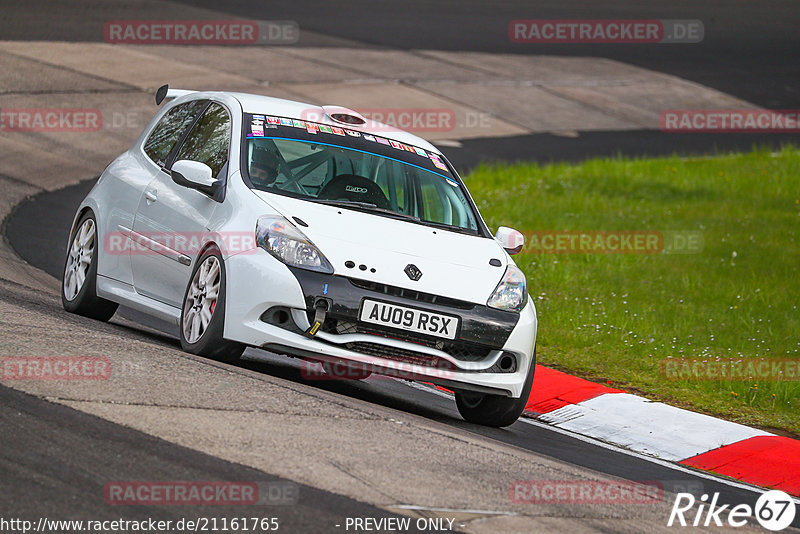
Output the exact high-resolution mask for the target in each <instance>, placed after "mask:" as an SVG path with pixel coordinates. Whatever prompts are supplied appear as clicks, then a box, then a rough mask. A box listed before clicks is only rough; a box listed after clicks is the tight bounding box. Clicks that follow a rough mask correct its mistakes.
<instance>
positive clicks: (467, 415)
mask: <svg viewBox="0 0 800 534" xmlns="http://www.w3.org/2000/svg"><path fill="white" fill-rule="evenodd" d="M535 369H536V349H535V348H534V350H533V359H532V361H531V367H530V369H529V370H528V376H527V378H526V379H525V384H524V385H523V386H522V394H521V395H520V396H519V398H518V399H513V398H511V397H503V396H501V395H489V394H486V393H474V392H470V391H456V392H455V396H456V406H457V407H458V413H460V414H461V417H463V418H464V420H465V421H467V422H469V423H475V424H477V425H483V426H492V427H496V428H500V427H504V426H509V425H512V424H514V422H515V421H516V420H517V419H519V416H520V415H522V412H523V411H525V405H526V404H527V402H528V397H529V396H530V394H531V387H532V386H533V373H534V370H535Z"/></svg>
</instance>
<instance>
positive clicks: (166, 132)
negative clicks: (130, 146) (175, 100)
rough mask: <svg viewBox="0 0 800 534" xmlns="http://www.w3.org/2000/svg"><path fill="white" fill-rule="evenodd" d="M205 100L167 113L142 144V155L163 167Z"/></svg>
mask: <svg viewBox="0 0 800 534" xmlns="http://www.w3.org/2000/svg"><path fill="white" fill-rule="evenodd" d="M207 102H208V101H207V100H194V101H192V102H186V103H185V104H180V105H178V106H175V107H174V108H172V109H171V110H169V111H168V112H167V114H166V115H164V117H162V119H161V120H160V121H158V124H157V125H156V127H155V128H154V129H153V132H152V133H151V134H150V137H148V138H147V141H145V143H144V153H145V154H147V156H148V157H149V158H150V159H151V160H153V162H154V163H155V164H156V165H158V166H161V167H163V166H164V163H165V162H166V161H167V156H168V155H169V153H170V152H171V151H172V148H173V147H174V146H175V143H177V142H178V139H180V137H181V134H182V133H183V132H184V130H186V128H187V127H188V126H189V125H190V124H191V123H192V121H193V120H194V118H195V116H196V115H197V114H198V113H199V112H200V110H202V109H203V107H204V106H205V105H206V103H207Z"/></svg>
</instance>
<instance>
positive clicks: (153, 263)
mask: <svg viewBox="0 0 800 534" xmlns="http://www.w3.org/2000/svg"><path fill="white" fill-rule="evenodd" d="M230 142H231V117H230V114H229V113H228V111H227V110H226V109H225V107H224V106H222V105H221V104H219V103H216V102H211V103H210V104H209V105H208V107H207V108H206V109H205V111H204V112H203V114H202V116H201V117H200V118H198V119H196V120H195V122H194V124H193V125H192V127H191V129H190V130H189V132H188V133H187V134H185V135H184V136H183V139H182V140H181V141H180V144H179V146H178V147H176V148H174V149H173V150H172V151H171V153H170V155H169V156H168V157H167V160H166V166H165V167H164V169H163V170H160V171H159V172H157V173H156V175H155V176H154V178H153V180H152V181H151V182H150V183H149V185H148V186H147V187H146V188H145V192H144V195H143V196H142V199H141V201H140V202H139V208H138V210H137V212H136V218H135V220H134V223H133V232H132V236H133V239H134V240H135V241H136V242H137V244H138V246H137V247H136V249H135V250H134V251H133V252H132V256H131V264H132V268H133V283H134V287H135V289H136V291H137V292H138V293H140V294H142V295H145V296H148V297H151V298H153V299H155V300H158V301H160V302H163V303H166V304H169V305H171V306H175V307H180V306H181V303H182V300H183V294H184V291H185V290H186V285H187V284H188V281H189V277H190V275H191V265H192V262H193V260H194V258H195V256H196V255H197V254H198V253H199V251H200V247H201V246H202V243H203V239H204V237H205V236H206V231H207V223H208V220H209V219H210V218H211V215H212V214H213V212H214V209H215V208H216V206H217V205H218V203H217V202H216V201H214V200H213V199H211V198H210V197H208V196H207V195H205V194H204V193H201V192H200V191H197V190H196V189H192V188H190V187H184V186H181V185H178V184H176V183H175V182H174V181H173V180H172V177H171V176H170V174H169V171H168V168H169V167H171V165H172V163H173V162H175V161H180V160H192V161H199V162H201V163H205V164H206V165H208V166H209V167H211V170H212V175H213V176H214V177H215V178H221V177H223V176H224V175H225V173H226V172H227V168H228V166H227V162H228V152H229V149H230Z"/></svg>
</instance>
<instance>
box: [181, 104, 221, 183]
mask: <svg viewBox="0 0 800 534" xmlns="http://www.w3.org/2000/svg"><path fill="white" fill-rule="evenodd" d="M230 141H231V119H230V116H229V115H228V112H227V111H226V110H225V108H224V107H222V106H221V105H219V104H216V103H212V104H211V105H210V106H208V109H207V110H206V112H205V113H204V114H203V116H202V117H201V118H200V120H199V121H197V123H196V124H195V125H194V127H193V128H192V130H191V131H190V132H189V135H188V136H187V137H186V140H185V141H184V142H183V145H182V146H181V149H180V151H178V156H177V157H176V158H175V161H178V160H182V159H188V160H192V161H199V162H200V163H205V164H206V165H208V166H209V167H211V174H212V176H214V177H215V178H216V177H217V176H219V173H220V171H221V170H222V167H223V166H224V165H225V163H227V162H228V148H229V147H230Z"/></svg>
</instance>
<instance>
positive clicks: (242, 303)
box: [225, 249, 537, 397]
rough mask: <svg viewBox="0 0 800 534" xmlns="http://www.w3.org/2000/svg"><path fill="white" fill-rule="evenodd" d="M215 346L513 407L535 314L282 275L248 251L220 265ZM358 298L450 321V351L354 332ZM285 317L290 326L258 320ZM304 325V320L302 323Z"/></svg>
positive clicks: (302, 274)
mask: <svg viewBox="0 0 800 534" xmlns="http://www.w3.org/2000/svg"><path fill="white" fill-rule="evenodd" d="M226 267H227V280H228V284H227V285H228V287H227V288H226V308H225V337H226V338H227V339H232V340H235V341H239V342H241V343H245V344H248V345H252V346H256V347H261V348H264V349H266V350H271V351H273V352H279V353H283V354H289V355H292V356H299V357H303V358H308V359H314V358H319V359H325V357H328V358H334V359H344V360H350V361H354V362H359V363H360V364H364V365H367V366H370V367H371V368H372V369H373V370H374V371H375V372H378V373H381V374H389V375H394V376H400V377H404V378H413V379H416V380H425V381H429V382H433V383H436V384H440V385H443V386H447V387H450V388H460V389H465V390H475V391H481V392H486V393H493V394H499V395H507V396H511V397H519V395H520V393H521V390H522V386H523V384H524V382H525V378H526V376H527V373H528V370H529V369H530V366H531V365H532V363H533V355H532V351H533V346H534V342H535V340H536V329H537V321H536V310H535V307H534V305H533V303H532V302H531V301H530V300H529V301H528V304H527V305H526V306H525V308H524V309H523V310H522V312H520V313H519V314H517V313H511V312H504V311H501V310H495V309H493V308H488V307H486V306H482V305H475V304H471V303H465V302H459V301H454V300H453V299H446V298H442V297H436V296H434V295H429V294H425V293H418V292H409V291H403V290H398V288H393V287H390V286H383V285H380V284H374V283H370V282H364V281H360V280H351V279H349V278H346V277H342V276H335V275H325V274H321V273H314V272H311V271H306V270H303V269H293V268H289V267H287V266H286V265H284V264H283V263H281V262H279V261H278V260H277V259H275V258H274V257H273V256H271V255H270V254H268V253H266V252H265V251H263V250H261V249H258V250H256V251H254V252H253V253H248V254H239V255H236V256H231V257H229V258H228V260H226ZM364 298H370V299H374V300H380V301H384V302H389V303H394V304H398V305H402V306H409V307H416V308H421V309H425V310H428V311H431V312H437V313H444V314H447V315H457V316H459V317H460V318H461V327H460V329H459V331H458V333H457V336H456V339H455V340H452V341H448V340H440V339H436V338H426V336H413V335H406V333H404V332H396V331H394V332H393V331H391V330H387V329H382V328H380V327H377V328H370V329H366V328H364V326H365V325H362V324H359V323H358V321H357V318H358V312H359V309H360V305H361V302H362V300H363V299H364ZM320 300H325V301H326V302H327V303H328V305H329V310H330V311H329V314H328V320H326V322H325V325H324V327H323V328H322V329H320V331H319V332H318V333H317V335H316V337H314V338H309V337H306V336H305V335H303V334H302V331H304V330H306V329H308V328H309V326H310V324H311V322H310V314H313V310H314V308H315V306H316V305H317V304H318V303H319V302H320ZM275 308H281V309H287V311H289V313H290V314H291V321H290V324H288V325H287V324H283V325H281V326H277V325H275V324H270V323H268V322H266V320H264V319H263V318H262V316H263V315H264V312H266V311H267V310H272V309H275ZM311 317H313V315H311ZM509 355H510V356H513V359H514V362H515V365H514V367H513V369H512V370H510V371H509V370H508V369H506V370H505V371H502V372H500V370H499V367H498V365H499V362H500V360H501V358H502V357H503V356H509Z"/></svg>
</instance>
